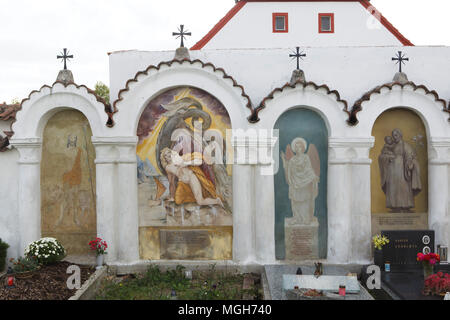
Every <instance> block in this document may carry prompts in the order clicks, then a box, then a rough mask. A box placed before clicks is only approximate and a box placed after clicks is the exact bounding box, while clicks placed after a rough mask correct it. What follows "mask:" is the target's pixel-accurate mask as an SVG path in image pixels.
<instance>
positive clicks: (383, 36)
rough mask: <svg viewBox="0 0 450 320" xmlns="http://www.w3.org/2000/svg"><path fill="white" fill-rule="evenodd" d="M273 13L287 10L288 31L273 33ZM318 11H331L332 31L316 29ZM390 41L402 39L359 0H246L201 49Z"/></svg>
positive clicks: (395, 41)
mask: <svg viewBox="0 0 450 320" xmlns="http://www.w3.org/2000/svg"><path fill="white" fill-rule="evenodd" d="M273 13H288V14H289V18H288V20H289V23H288V24H289V32H288V33H273V27H272V14H273ZM319 13H334V23H335V29H334V30H335V32H334V33H331V34H330V33H319V26H318V23H319V22H318V16H319ZM389 45H392V46H395V45H402V43H401V42H400V41H399V40H398V39H397V38H396V37H395V36H394V35H393V34H392V33H391V32H390V31H389V30H388V29H386V27H384V26H383V25H382V24H381V23H380V22H379V21H378V20H376V19H374V17H373V15H372V14H370V13H369V11H367V10H366V9H365V8H364V7H363V6H362V5H361V4H360V3H359V2H249V3H247V4H246V5H244V7H243V8H242V9H241V10H240V11H239V12H238V13H237V14H236V15H235V16H234V17H233V18H232V19H231V20H230V21H229V22H228V23H227V24H226V25H225V26H224V27H223V28H222V29H221V30H220V31H219V32H218V33H217V34H216V35H215V36H214V37H213V38H212V39H211V40H210V41H209V42H208V43H207V44H206V45H205V46H204V47H203V49H234V48H240V49H244V48H284V47H292V46H316V47H319V46H327V47H332V46H389Z"/></svg>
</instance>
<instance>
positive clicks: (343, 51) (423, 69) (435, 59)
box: [109, 42, 450, 106]
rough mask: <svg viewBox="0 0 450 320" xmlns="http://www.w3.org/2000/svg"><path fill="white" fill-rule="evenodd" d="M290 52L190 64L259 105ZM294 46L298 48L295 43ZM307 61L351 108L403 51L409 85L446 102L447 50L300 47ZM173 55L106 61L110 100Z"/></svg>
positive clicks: (208, 56)
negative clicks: (208, 67)
mask: <svg viewBox="0 0 450 320" xmlns="http://www.w3.org/2000/svg"><path fill="white" fill-rule="evenodd" d="M295 45H296V43H295V42H293V43H292V47H285V48H275V49H253V50H244V49H236V50H232V49H223V50H198V51H197V50H194V51H190V55H191V59H192V60H194V59H200V60H201V61H203V62H211V63H213V64H214V65H215V66H217V67H221V68H223V69H224V70H225V71H226V72H227V73H228V74H229V75H231V76H233V78H234V79H235V80H236V81H237V82H238V83H239V84H241V85H243V86H244V88H245V92H246V93H247V94H248V95H249V96H250V98H251V100H252V103H253V104H254V105H258V104H259V103H260V102H261V100H262V99H263V98H264V97H265V96H266V95H267V94H269V92H271V91H272V90H273V89H274V88H277V87H280V86H282V85H284V84H285V83H286V82H288V81H289V79H290V77H291V73H292V70H293V69H294V68H296V63H295V61H291V58H289V54H290V53H291V51H293V50H294V49H295V48H294V46H295ZM298 45H300V46H301V45H302V44H301V43H298ZM301 50H303V51H304V52H305V53H306V54H307V56H306V57H305V58H304V60H303V61H300V68H301V69H302V70H304V71H305V74H306V80H307V81H314V82H315V83H317V84H326V85H327V86H328V87H330V88H332V89H333V90H337V91H338V92H339V94H340V95H341V97H342V99H344V100H346V101H347V102H348V105H349V106H352V105H353V104H354V102H355V101H357V100H358V99H359V98H361V96H362V95H363V94H364V93H365V92H367V91H369V90H371V89H372V88H374V87H376V86H379V85H381V84H384V83H387V82H390V81H392V78H393V77H394V74H395V72H396V71H398V66H395V63H394V62H392V61H391V57H394V56H395V54H396V53H397V51H403V52H404V53H406V55H407V56H408V57H409V58H410V62H409V63H408V62H407V65H406V66H404V68H403V70H404V71H405V72H406V74H407V75H408V78H409V80H411V81H413V82H415V83H417V84H423V85H425V86H426V87H428V88H429V89H432V90H436V91H437V92H438V93H439V96H440V97H441V98H442V99H444V100H446V101H448V100H450V85H449V84H448V80H447V79H448V75H449V74H450V60H449V59H448V57H449V56H450V47H443V46H442V47H440V46H428V47H419V46H415V47H398V46H397V47H395V46H393V47H328V48H320V47H301ZM173 57H174V52H173V51H153V52H150V51H136V50H131V51H118V52H113V53H111V54H110V56H109V59H110V61H109V69H110V89H111V91H110V92H111V99H113V100H114V99H116V98H117V94H118V92H119V90H121V89H122V88H123V87H124V86H125V82H126V81H127V80H128V79H131V78H133V77H134V76H135V74H136V72H138V71H140V70H145V69H146V68H147V67H148V66H149V65H158V63H160V62H161V61H170V60H172V59H173Z"/></svg>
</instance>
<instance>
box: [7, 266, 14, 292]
mask: <svg viewBox="0 0 450 320" xmlns="http://www.w3.org/2000/svg"><path fill="white" fill-rule="evenodd" d="M15 282H16V279H15V278H14V275H13V272H12V269H11V267H9V268H8V272H7V274H6V278H5V287H6V288H8V289H11V288H15Z"/></svg>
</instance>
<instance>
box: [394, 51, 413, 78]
mask: <svg viewBox="0 0 450 320" xmlns="http://www.w3.org/2000/svg"><path fill="white" fill-rule="evenodd" d="M405 56H406V55H405V54H404V53H402V52H401V51H399V52H398V53H397V56H396V57H394V58H392V61H397V62H396V64H398V66H399V72H400V73H401V72H402V64H405V61H409V58H405Z"/></svg>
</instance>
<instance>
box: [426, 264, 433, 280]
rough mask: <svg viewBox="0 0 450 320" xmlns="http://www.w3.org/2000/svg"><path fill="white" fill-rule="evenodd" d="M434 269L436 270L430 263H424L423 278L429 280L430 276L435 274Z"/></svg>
mask: <svg viewBox="0 0 450 320" xmlns="http://www.w3.org/2000/svg"><path fill="white" fill-rule="evenodd" d="M433 269H434V266H433V265H432V264H429V263H424V264H423V277H424V279H426V278H428V277H429V276H431V275H432V274H433Z"/></svg>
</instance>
